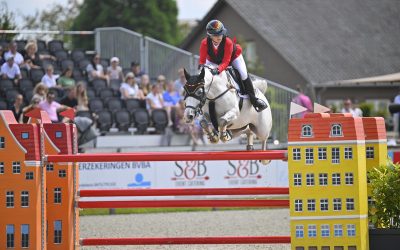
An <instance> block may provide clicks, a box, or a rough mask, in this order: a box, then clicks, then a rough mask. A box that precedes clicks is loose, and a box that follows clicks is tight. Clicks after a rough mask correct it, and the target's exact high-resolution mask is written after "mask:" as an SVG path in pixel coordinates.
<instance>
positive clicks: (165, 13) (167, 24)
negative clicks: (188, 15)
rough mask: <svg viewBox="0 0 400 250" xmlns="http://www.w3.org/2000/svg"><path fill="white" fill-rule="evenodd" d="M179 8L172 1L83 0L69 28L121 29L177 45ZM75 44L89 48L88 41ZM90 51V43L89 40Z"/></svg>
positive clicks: (79, 41)
mask: <svg viewBox="0 0 400 250" xmlns="http://www.w3.org/2000/svg"><path fill="white" fill-rule="evenodd" d="M177 16H178V8H177V5H176V2H175V0H119V1H112V0H104V1H97V0H85V1H84V2H83V4H82V6H81V9H80V13H79V15H78V16H77V17H76V18H75V20H74V22H73V25H72V29H74V30H94V29H96V28H99V27H123V28H126V29H130V30H133V31H136V32H139V33H142V34H144V35H146V36H150V37H153V38H155V39H159V40H161V41H164V42H166V43H170V44H178V42H179V35H178V29H177V27H178V21H177ZM83 42H84V40H83V39H81V38H79V39H76V40H75V41H74V44H75V45H78V46H79V47H86V48H88V47H87V46H88V41H85V44H83ZM90 43H91V48H93V45H94V43H93V40H91V41H89V44H90Z"/></svg>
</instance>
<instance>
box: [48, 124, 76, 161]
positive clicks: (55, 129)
mask: <svg viewBox="0 0 400 250" xmlns="http://www.w3.org/2000/svg"><path fill="white" fill-rule="evenodd" d="M43 127H44V130H45V131H46V133H47V135H48V136H49V138H50V140H51V141H52V142H53V143H54V145H56V146H57V148H58V149H59V150H60V154H72V138H71V129H70V128H69V125H68V124H65V123H45V124H43ZM57 133H59V135H60V136H61V137H59V138H57V136H56V134H57Z"/></svg>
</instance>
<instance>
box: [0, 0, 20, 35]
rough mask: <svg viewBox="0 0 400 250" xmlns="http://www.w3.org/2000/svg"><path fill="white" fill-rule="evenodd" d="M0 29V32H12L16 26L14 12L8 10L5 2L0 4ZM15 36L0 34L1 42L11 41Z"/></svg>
mask: <svg viewBox="0 0 400 250" xmlns="http://www.w3.org/2000/svg"><path fill="white" fill-rule="evenodd" d="M0 6H1V9H0V29H1V30H14V29H15V28H16V27H17V26H16V24H15V19H14V18H15V16H14V12H12V11H9V10H8V5H7V2H5V1H1V2H0ZM14 36H15V34H1V37H0V39H1V40H12V39H13V38H14Z"/></svg>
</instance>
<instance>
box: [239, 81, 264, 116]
mask: <svg viewBox="0 0 400 250" xmlns="http://www.w3.org/2000/svg"><path fill="white" fill-rule="evenodd" d="M243 83H244V88H245V90H246V92H247V94H248V95H249V98H250V102H251V104H252V105H253V107H254V109H255V110H256V111H257V112H260V111H263V110H264V109H266V108H268V105H267V104H266V103H265V102H264V101H263V100H261V99H259V98H257V97H256V94H255V92H254V86H253V83H252V82H251V79H250V76H249V77H247V79H246V80H244V81H243Z"/></svg>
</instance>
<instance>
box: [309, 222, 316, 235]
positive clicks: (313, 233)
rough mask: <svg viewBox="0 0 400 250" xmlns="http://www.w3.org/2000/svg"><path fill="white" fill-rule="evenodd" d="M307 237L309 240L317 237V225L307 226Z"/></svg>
mask: <svg viewBox="0 0 400 250" xmlns="http://www.w3.org/2000/svg"><path fill="white" fill-rule="evenodd" d="M308 237H309V238H315V237H317V225H308Z"/></svg>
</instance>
